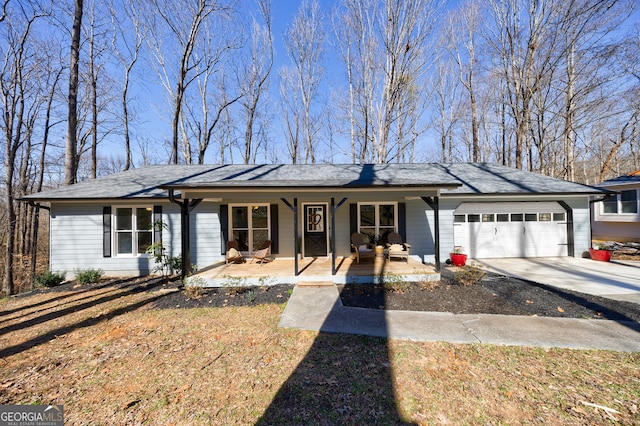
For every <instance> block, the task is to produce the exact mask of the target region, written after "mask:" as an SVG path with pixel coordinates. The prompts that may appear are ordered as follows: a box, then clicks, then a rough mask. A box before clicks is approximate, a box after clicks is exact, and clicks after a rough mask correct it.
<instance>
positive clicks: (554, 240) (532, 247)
mask: <svg viewBox="0 0 640 426" xmlns="http://www.w3.org/2000/svg"><path fill="white" fill-rule="evenodd" d="M494 213H495V215H492V214H494ZM499 213H501V214H502V216H501V220H502V221H498V220H497V218H498V214H499ZM507 213H508V214H509V221H508V222H505V221H504V220H505V217H506V216H505V214H507ZM554 213H556V214H555V215H554ZM454 214H456V215H462V214H464V215H466V217H469V215H472V217H473V220H477V216H478V215H480V216H481V217H483V219H485V218H487V219H488V220H489V221H485V222H467V221H465V222H463V223H456V224H455V226H454V242H455V245H460V246H463V247H464V248H465V251H466V252H467V253H468V254H469V256H470V257H472V258H501V257H545V256H566V255H567V228H566V222H565V221H564V220H560V219H564V209H562V207H561V206H560V205H559V204H558V203H556V202H530V203H522V202H518V203H490V204H489V203H486V204H485V203H463V204H461V205H460V206H459V208H458V209H456V211H455V212H454ZM483 214H484V215H485V216H482V215H483ZM552 219H555V220H552Z"/></svg>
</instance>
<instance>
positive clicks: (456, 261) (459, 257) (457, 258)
mask: <svg viewBox="0 0 640 426" xmlns="http://www.w3.org/2000/svg"><path fill="white" fill-rule="evenodd" d="M462 251H463V250H462V247H461V246H455V247H454V248H453V252H451V253H449V259H451V264H452V265H453V266H464V265H465V264H466V263H467V255H466V254H464V253H463V252H462Z"/></svg>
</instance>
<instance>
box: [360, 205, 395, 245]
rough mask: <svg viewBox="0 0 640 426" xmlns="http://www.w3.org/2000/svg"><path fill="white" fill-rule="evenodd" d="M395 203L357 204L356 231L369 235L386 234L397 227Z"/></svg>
mask: <svg viewBox="0 0 640 426" xmlns="http://www.w3.org/2000/svg"><path fill="white" fill-rule="evenodd" d="M396 211H397V203H362V204H359V205H358V232H360V233H361V234H365V235H368V236H369V237H374V238H375V237H380V238H381V241H379V242H381V243H383V242H386V236H387V235H388V234H389V233H390V232H395V231H396V229H398V218H397V214H396Z"/></svg>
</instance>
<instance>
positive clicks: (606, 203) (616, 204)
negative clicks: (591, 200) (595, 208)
mask: <svg viewBox="0 0 640 426" xmlns="http://www.w3.org/2000/svg"><path fill="white" fill-rule="evenodd" d="M602 213H603V214H638V191H637V190H635V189H630V190H626V191H620V194H616V195H611V196H609V197H607V198H605V199H604V200H603V201H602Z"/></svg>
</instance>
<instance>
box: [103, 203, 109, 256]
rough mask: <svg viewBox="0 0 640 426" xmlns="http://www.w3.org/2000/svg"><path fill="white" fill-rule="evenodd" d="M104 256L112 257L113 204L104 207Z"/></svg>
mask: <svg viewBox="0 0 640 426" xmlns="http://www.w3.org/2000/svg"><path fill="white" fill-rule="evenodd" d="M102 257H111V206H105V207H103V208H102Z"/></svg>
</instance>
